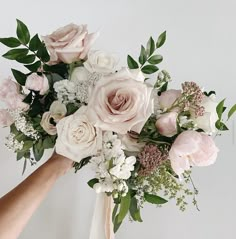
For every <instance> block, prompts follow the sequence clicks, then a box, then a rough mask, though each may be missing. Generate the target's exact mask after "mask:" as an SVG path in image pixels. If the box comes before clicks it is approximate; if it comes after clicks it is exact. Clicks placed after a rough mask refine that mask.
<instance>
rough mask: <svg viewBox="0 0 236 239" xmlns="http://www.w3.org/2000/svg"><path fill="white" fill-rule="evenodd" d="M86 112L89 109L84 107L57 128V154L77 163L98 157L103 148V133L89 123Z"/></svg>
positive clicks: (61, 122)
mask: <svg viewBox="0 0 236 239" xmlns="http://www.w3.org/2000/svg"><path fill="white" fill-rule="evenodd" d="M86 111H87V107H86V106H82V107H81V108H80V109H79V110H78V111H76V112H75V113H74V114H73V115H70V116H68V117H65V118H63V119H62V120H60V121H59V123H58V124H57V126H56V127H57V133H58V138H57V141H56V152H57V153H58V154H61V155H63V156H65V157H68V158H70V159H72V160H74V161H76V162H80V161H81V160H82V159H83V158H86V157H89V156H93V155H96V154H97V153H98V151H99V150H100V149H101V147H102V132H101V131H100V130H99V129H98V128H95V127H94V126H93V125H92V124H91V123H90V122H89V120H88V118H87V116H86Z"/></svg>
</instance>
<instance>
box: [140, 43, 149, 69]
mask: <svg viewBox="0 0 236 239" xmlns="http://www.w3.org/2000/svg"><path fill="white" fill-rule="evenodd" d="M146 61H147V54H146V50H145V47H144V46H143V45H142V46H141V51H140V55H139V63H140V64H141V65H143V64H144V63H145V62H146Z"/></svg>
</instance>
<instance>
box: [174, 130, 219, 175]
mask: <svg viewBox="0 0 236 239" xmlns="http://www.w3.org/2000/svg"><path fill="white" fill-rule="evenodd" d="M218 152H219V149H218V148H217V147H216V145H215V142H214V140H213V139H212V137H210V136H208V135H207V134H204V133H199V132H196V131H191V130H189V131H185V132H183V133H181V134H180V135H179V136H178V137H177V138H176V140H175V142H174V143H173V145H172V147H171V149H170V152H169V158H170V161H171V166H172V168H173V170H174V172H175V173H176V174H177V175H181V174H182V173H183V172H184V171H185V170H189V169H190V167H191V166H199V167H200V166H209V165H211V164H214V163H215V161H216V158H217V154H218Z"/></svg>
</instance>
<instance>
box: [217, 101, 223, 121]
mask: <svg viewBox="0 0 236 239" xmlns="http://www.w3.org/2000/svg"><path fill="white" fill-rule="evenodd" d="M224 103H225V99H223V100H222V101H221V102H220V103H219V104H218V105H217V107H216V112H217V115H218V118H219V120H221V119H222V115H223V113H224V110H225V108H224Z"/></svg>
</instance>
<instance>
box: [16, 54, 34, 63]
mask: <svg viewBox="0 0 236 239" xmlns="http://www.w3.org/2000/svg"><path fill="white" fill-rule="evenodd" d="M16 60H17V61H18V62H19V63H23V64H31V63H33V62H34V61H35V55H33V54H31V55H27V56H23V57H18V58H17V59H16Z"/></svg>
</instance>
